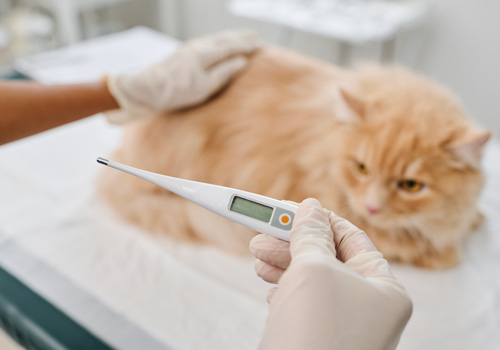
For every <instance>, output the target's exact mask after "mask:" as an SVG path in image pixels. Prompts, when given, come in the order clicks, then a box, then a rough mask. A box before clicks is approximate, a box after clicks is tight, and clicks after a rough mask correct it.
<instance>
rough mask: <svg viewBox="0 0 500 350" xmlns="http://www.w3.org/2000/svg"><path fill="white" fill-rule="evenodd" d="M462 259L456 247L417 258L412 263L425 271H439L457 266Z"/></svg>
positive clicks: (449, 247)
mask: <svg viewBox="0 0 500 350" xmlns="http://www.w3.org/2000/svg"><path fill="white" fill-rule="evenodd" d="M461 258H462V254H461V250H460V249H459V247H458V246H448V247H447V248H445V249H444V250H442V251H434V252H432V253H429V254H423V255H421V256H419V257H417V258H416V259H415V260H414V261H413V262H412V263H413V265H415V266H418V267H423V268H426V269H432V270H440V269H449V268H452V267H455V266H457V265H458V264H459V263H460V260H461Z"/></svg>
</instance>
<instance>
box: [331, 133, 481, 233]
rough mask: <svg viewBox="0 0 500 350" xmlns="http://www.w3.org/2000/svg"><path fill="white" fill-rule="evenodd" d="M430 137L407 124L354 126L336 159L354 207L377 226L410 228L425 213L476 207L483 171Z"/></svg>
mask: <svg viewBox="0 0 500 350" xmlns="http://www.w3.org/2000/svg"><path fill="white" fill-rule="evenodd" d="M432 136H433V135H432V132H430V133H428V134H427V135H425V136H424V135H419V133H418V132H417V131H415V130H412V129H411V127H405V126H399V127H397V128H395V127H394V128H393V127H391V126H387V125H385V126H383V125H368V126H366V127H360V128H359V129H358V130H355V131H353V132H352V135H351V137H350V142H348V147H346V148H344V150H345V153H344V154H343V157H342V160H341V161H340V162H339V164H338V167H339V175H340V176H341V178H342V183H343V184H344V191H345V194H346V198H347V201H348V205H349V206H350V209H351V210H353V211H354V212H356V213H357V214H358V215H360V216H362V217H363V218H364V219H365V220H366V221H368V222H369V223H371V224H373V225H376V226H379V227H393V226H394V225H398V226H408V227H411V226H415V225H416V224H417V223H418V222H419V221H420V220H422V219H424V218H429V217H436V215H443V216H444V217H446V216H449V215H450V212H453V211H455V212H456V213H457V214H458V215H460V214H463V212H464V210H468V209H467V208H472V209H473V207H472V205H473V204H474V201H475V199H476V197H477V195H478V193H479V189H480V188H481V185H482V177H481V174H480V171H479V170H478V169H477V168H473V167H468V168H464V167H460V166H458V164H456V158H455V157H454V155H453V154H452V153H451V152H450V151H449V150H448V149H446V148H445V147H443V146H442V145H441V140H431V139H429V137H432ZM435 136H437V135H435ZM443 219H444V218H443Z"/></svg>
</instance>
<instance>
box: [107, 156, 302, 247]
mask: <svg viewBox="0 0 500 350" xmlns="http://www.w3.org/2000/svg"><path fill="white" fill-rule="evenodd" d="M97 162H98V163H101V164H104V165H107V166H109V167H112V168H115V169H118V170H121V171H124V172H126V173H129V174H131V175H134V176H137V177H140V178H141V179H144V180H147V181H149V182H152V183H154V184H156V185H158V186H161V187H163V188H165V189H167V190H169V191H170V192H173V193H175V194H177V195H179V196H181V197H184V198H186V199H188V200H190V201H191V202H193V203H196V204H198V205H200V206H202V207H203V208H206V209H208V210H210V211H212V212H214V213H216V214H219V215H221V216H223V217H225V218H228V219H229V220H231V221H234V222H237V223H239V224H241V225H243V226H246V227H248V228H251V229H252V230H255V231H257V232H260V233H265V234H268V235H270V236H273V237H276V238H279V239H282V240H284V241H288V242H289V241H290V229H291V228H292V223H293V219H294V217H295V212H296V211H297V209H298V208H297V207H296V206H295V205H293V204H289V203H286V202H283V201H280V200H277V199H273V198H269V197H265V196H261V195H258V194H255V193H251V192H246V191H241V190H237V189H234V188H229V187H224V186H217V185H211V184H206V183H203V182H196V181H190V180H184V179H179V178H175V177H171V176H165V175H160V174H156V173H152V172H149V171H144V170H140V169H137V168H133V167H130V166H127V165H123V164H120V163H117V162H113V161H111V160H107V159H103V158H97Z"/></svg>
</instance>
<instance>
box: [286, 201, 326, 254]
mask: <svg viewBox="0 0 500 350" xmlns="http://www.w3.org/2000/svg"><path fill="white" fill-rule="evenodd" d="M328 213H329V212H328V211H326V210H325V209H324V208H323V207H322V206H321V203H320V202H319V201H318V200H316V199H313V198H308V199H306V200H304V201H303V202H302V204H300V206H299V209H298V210H297V213H296V214H295V219H294V220H293V227H292V230H291V232H290V254H291V256H292V258H293V260H294V261H298V260H300V259H302V258H307V257H310V258H314V259H316V258H318V257H319V258H327V259H335V244H334V243H333V232H332V229H331V227H330V222H329V219H328Z"/></svg>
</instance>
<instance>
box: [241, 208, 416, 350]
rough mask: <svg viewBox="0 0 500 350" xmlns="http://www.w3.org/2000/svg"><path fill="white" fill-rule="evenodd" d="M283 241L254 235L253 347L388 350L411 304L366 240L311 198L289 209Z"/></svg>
mask: <svg viewBox="0 0 500 350" xmlns="http://www.w3.org/2000/svg"><path fill="white" fill-rule="evenodd" d="M293 225H294V226H293V228H292V231H291V234H290V239H291V241H290V243H289V244H288V243H286V242H283V241H280V240H277V239H275V238H273V237H270V236H265V235H259V236H256V237H255V238H254V239H253V240H252V242H251V245H250V249H251V250H252V252H253V253H254V254H255V256H256V257H257V258H258V259H260V260H257V263H256V271H257V274H258V275H260V276H261V277H262V278H263V279H265V280H266V281H268V282H271V283H278V280H279V283H278V288H275V289H272V290H271V291H270V294H269V295H268V301H269V303H270V305H269V309H270V311H269V317H268V320H267V325H266V329H265V331H264V335H263V338H262V341H261V344H260V348H261V349H353V350H356V349H360V350H361V349H373V350H382V349H383V350H387V349H395V348H396V346H397V344H398V342H399V338H400V336H401V333H402V332H403V330H404V327H405V326H406V323H407V322H408V320H409V318H410V315H411V311H412V303H411V300H410V298H409V296H408V295H407V293H406V291H405V290H404V288H403V286H402V285H401V284H399V282H397V281H396V279H395V278H394V276H393V275H392V273H391V271H390V267H389V264H388V263H387V261H386V260H385V259H384V258H383V257H382V254H381V253H380V252H378V251H377V249H376V248H375V246H374V245H373V244H372V243H371V241H370V239H369V238H368V236H366V234H365V233H364V232H363V231H361V230H359V229H358V228H357V227H355V226H354V225H352V224H351V223H350V222H348V221H347V220H345V219H342V218H340V217H338V216H336V215H335V214H333V213H331V212H329V211H327V210H325V209H323V208H322V207H321V205H320V203H319V202H318V201H316V200H313V199H309V200H306V201H304V202H303V203H302V204H301V205H300V207H299V210H298V211H297V214H296V216H295V220H294V224H293Z"/></svg>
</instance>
